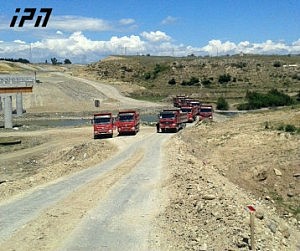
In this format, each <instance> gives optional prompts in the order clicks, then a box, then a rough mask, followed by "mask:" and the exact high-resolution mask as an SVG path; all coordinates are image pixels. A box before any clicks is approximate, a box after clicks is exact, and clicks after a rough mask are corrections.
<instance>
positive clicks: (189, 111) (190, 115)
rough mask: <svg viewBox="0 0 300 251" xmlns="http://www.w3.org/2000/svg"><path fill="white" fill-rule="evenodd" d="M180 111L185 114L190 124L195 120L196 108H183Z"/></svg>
mask: <svg viewBox="0 0 300 251" xmlns="http://www.w3.org/2000/svg"><path fill="white" fill-rule="evenodd" d="M180 110H181V111H182V112H186V113H187V116H188V122H190V123H192V122H194V121H195V120H196V116H197V114H198V108H197V107H196V106H183V107H181V108H180Z"/></svg>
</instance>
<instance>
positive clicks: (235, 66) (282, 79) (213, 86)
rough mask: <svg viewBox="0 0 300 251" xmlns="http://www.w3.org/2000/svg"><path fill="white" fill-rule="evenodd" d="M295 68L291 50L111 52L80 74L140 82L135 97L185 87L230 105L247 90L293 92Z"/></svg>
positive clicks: (297, 78)
mask: <svg viewBox="0 0 300 251" xmlns="http://www.w3.org/2000/svg"><path fill="white" fill-rule="evenodd" d="M299 70H300V56H291V55H287V56H278V55H276V56H275V55H274V56H261V55H235V56H223V57H195V56H190V57H182V58H177V57H156V56H111V57H108V58H106V59H104V60H101V61H99V62H97V63H93V64H89V65H88V66H87V67H86V68H85V70H84V74H85V75H87V76H88V75H89V76H93V77H94V78H97V79H98V80H109V81H122V82H125V83H127V85H128V86H130V85H139V86H141V87H143V88H142V89H137V88H135V90H133V91H132V92H131V93H130V95H131V96H132V97H135V98H141V99H149V98H150V99H158V100H163V99H165V98H167V99H168V98H170V96H172V95H176V94H183V93H184V94H189V95H192V96H194V97H198V98H200V99H201V100H203V101H205V102H216V100H217V98H218V97H220V96H223V97H225V98H226V99H227V100H228V101H229V102H230V104H231V106H234V105H236V104H237V103H240V102H242V101H243V99H244V97H245V94H246V91H247V90H249V91H259V92H263V93H264V92H267V91H268V90H270V89H272V88H277V89H278V90H280V91H283V92H284V93H286V94H288V95H290V96H295V95H296V94H297V92H298V91H299V83H300V73H299Z"/></svg>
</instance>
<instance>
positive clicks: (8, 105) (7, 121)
mask: <svg viewBox="0 0 300 251" xmlns="http://www.w3.org/2000/svg"><path fill="white" fill-rule="evenodd" d="M12 127H13V125H12V96H5V97H4V128H12Z"/></svg>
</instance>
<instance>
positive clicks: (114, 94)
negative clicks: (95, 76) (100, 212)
mask: <svg viewBox="0 0 300 251" xmlns="http://www.w3.org/2000/svg"><path fill="white" fill-rule="evenodd" d="M56 75H58V76H63V77H65V78H70V79H72V80H76V81H79V82H83V83H86V84H88V85H91V86H93V87H95V88H96V89H97V90H98V91H100V92H102V93H103V95H104V96H105V97H106V99H107V98H109V99H112V100H115V101H116V102H117V103H118V106H119V107H126V108H138V109H140V108H150V107H151V108H153V107H161V106H162V105H160V104H157V103H153V102H147V101H141V100H135V99H132V98H128V97H125V96H123V95H122V94H121V93H120V92H119V91H118V90H117V89H116V88H115V87H114V86H111V85H108V84H105V83H100V82H97V81H92V80H88V79H84V78H79V77H74V76H70V75H68V74H65V73H60V72H57V73H56ZM100 101H103V100H100Z"/></svg>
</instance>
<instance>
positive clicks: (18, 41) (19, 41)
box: [14, 39, 26, 44]
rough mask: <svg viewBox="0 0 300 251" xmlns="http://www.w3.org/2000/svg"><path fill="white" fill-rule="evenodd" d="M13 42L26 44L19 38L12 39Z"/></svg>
mask: <svg viewBox="0 0 300 251" xmlns="http://www.w3.org/2000/svg"><path fill="white" fill-rule="evenodd" d="M14 43H17V44H26V42H25V41H22V40H19V39H17V40H14Z"/></svg>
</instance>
